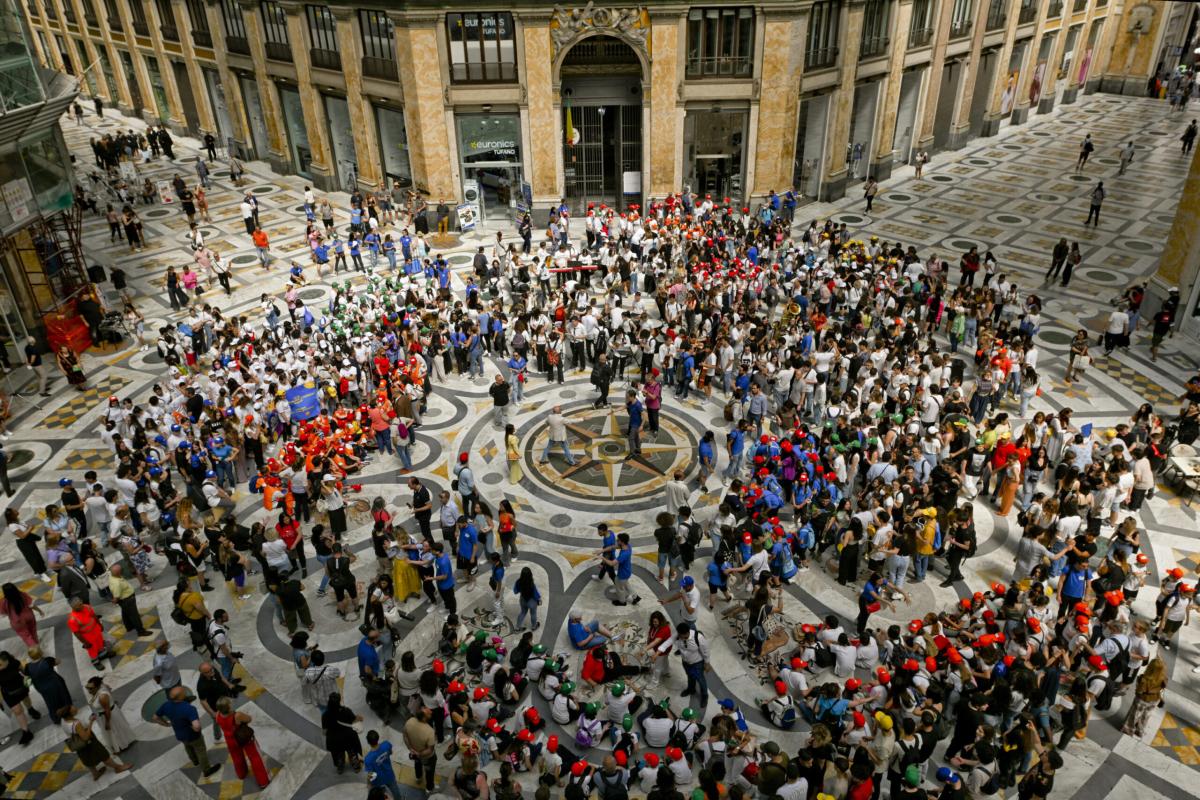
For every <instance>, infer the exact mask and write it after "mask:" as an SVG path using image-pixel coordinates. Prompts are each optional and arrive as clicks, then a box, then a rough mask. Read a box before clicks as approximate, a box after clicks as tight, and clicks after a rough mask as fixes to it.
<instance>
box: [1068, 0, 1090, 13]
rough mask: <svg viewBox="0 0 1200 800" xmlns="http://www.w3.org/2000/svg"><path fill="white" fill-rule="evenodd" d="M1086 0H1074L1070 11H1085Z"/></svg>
mask: <svg viewBox="0 0 1200 800" xmlns="http://www.w3.org/2000/svg"><path fill="white" fill-rule="evenodd" d="M1087 4H1088V0H1075V2H1074V4H1073V5H1072V6H1071V13H1072V14H1078V13H1079V12H1081V11H1087Z"/></svg>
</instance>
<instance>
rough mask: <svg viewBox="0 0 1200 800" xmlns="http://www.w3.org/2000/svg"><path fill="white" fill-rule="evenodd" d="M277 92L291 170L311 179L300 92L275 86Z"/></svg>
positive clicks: (310, 150) (308, 147) (278, 84)
mask: <svg viewBox="0 0 1200 800" xmlns="http://www.w3.org/2000/svg"><path fill="white" fill-rule="evenodd" d="M275 88H276V90H277V91H278V92H279V107H280V108H282V109H283V127H284V129H285V130H286V132H287V140H288V155H289V156H290V157H291V162H292V169H294V170H295V171H296V174H297V175H299V176H300V177H302V178H311V177H312V175H311V173H309V171H308V165H309V164H311V163H312V148H311V147H310V145H309V143H308V128H307V126H306V125H305V124H304V103H303V101H302V100H301V99H300V92H299V91H297V90H296V89H295V88H293V87H291V86H284V85H283V84H280V83H277V84H275Z"/></svg>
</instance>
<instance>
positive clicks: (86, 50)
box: [34, 0, 108, 97]
mask: <svg viewBox="0 0 1200 800" xmlns="http://www.w3.org/2000/svg"><path fill="white" fill-rule="evenodd" d="M62 3H63V5H64V6H70V7H71V9H72V10H73V11H74V12H75V19H77V20H79V38H80V40H81V41H82V42H83V59H84V63H82V64H80V65H79V91H80V94H83V93H85V92H86V91H87V78H86V77H85V74H84V73H85V72H87V71H89V70H88V67H91V68H92V69H91V73H92V75H93V77H94V76H95V74H96V73H97V72H99V73H100V74H101V75H103V73H104V70H103V68H102V67H101V66H100V63H99V57H98V56H97V55H96V47H97V43H96V42H93V41H92V36H91V34H90V33H89V32H88V26H87V19H86V17H85V16H84V13H83V3H82V2H81V0H62ZM96 22H97V23H99V22H100V21H99V20H96ZM101 30H103V27H102V28H101ZM34 38H35V39H36V38H37V37H36V36H35V37H34ZM101 46H103V41H101ZM93 65H95V66H93ZM96 86H97V87H105V88H106V90H107V86H108V81H107V80H106V79H104V78H100V79H98V80H96ZM101 96H102V97H106V92H102V93H101Z"/></svg>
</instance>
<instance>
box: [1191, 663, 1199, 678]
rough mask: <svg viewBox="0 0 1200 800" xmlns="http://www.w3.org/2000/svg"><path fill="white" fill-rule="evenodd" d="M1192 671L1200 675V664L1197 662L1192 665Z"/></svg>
mask: <svg viewBox="0 0 1200 800" xmlns="http://www.w3.org/2000/svg"><path fill="white" fill-rule="evenodd" d="M1192 672H1193V673H1194V674H1196V675H1200V664H1197V665H1196V666H1194V667H1192Z"/></svg>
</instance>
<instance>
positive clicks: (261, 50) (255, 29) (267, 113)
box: [210, 0, 299, 175]
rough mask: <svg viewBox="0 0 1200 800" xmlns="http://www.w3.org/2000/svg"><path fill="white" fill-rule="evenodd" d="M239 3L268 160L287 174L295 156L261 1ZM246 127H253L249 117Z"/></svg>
mask: <svg viewBox="0 0 1200 800" xmlns="http://www.w3.org/2000/svg"><path fill="white" fill-rule="evenodd" d="M239 4H240V5H241V7H242V18H243V20H244V21H245V25H246V41H247V42H248V43H249V44H250V60H251V61H253V62H254V81H255V83H257V84H258V102H259V104H260V105H261V106H262V112H263V122H265V123H266V125H267V149H268V150H269V152H268V153H267V163H269V164H270V165H271V169H273V170H275V171H276V172H278V173H279V174H281V175H287V174H289V173H292V172H295V170H294V169H292V158H291V154H290V153H289V152H288V145H287V132H286V131H285V130H284V120H283V110H282V109H281V108H280V107H279V97H278V95H276V94H275V82H274V81H273V80H271V76H270V75H269V74H267V47H266V43H265V40H264V39H263V25H262V18H261V17H259V15H258V3H257V2H255V0H240V2H239ZM210 19H211V18H210ZM290 35H291V34H290V32H289V36H290ZM297 72H299V71H298V70H297ZM239 88H240V87H239ZM238 97H239V98H240V97H241V92H239V93H238ZM246 130H247V131H249V121H248V120H247V128H246Z"/></svg>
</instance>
